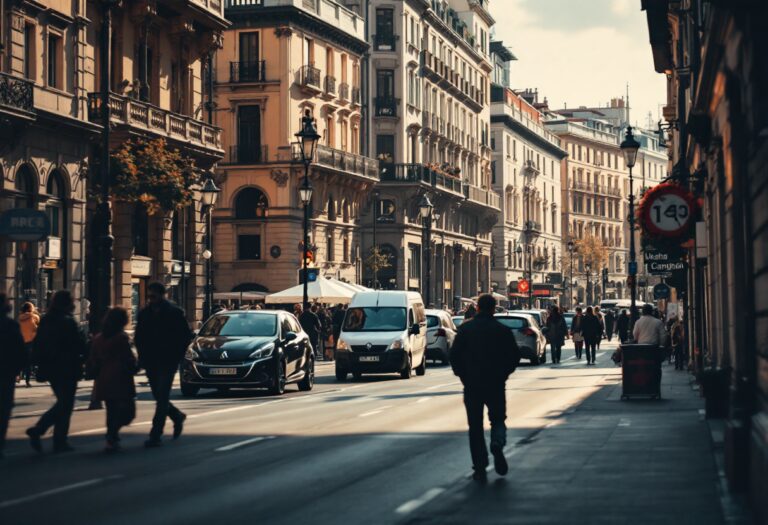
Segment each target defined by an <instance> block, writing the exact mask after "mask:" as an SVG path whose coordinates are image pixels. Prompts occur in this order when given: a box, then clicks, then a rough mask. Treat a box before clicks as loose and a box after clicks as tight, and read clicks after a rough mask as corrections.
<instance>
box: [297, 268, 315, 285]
mask: <svg viewBox="0 0 768 525" xmlns="http://www.w3.org/2000/svg"><path fill="white" fill-rule="evenodd" d="M319 276H320V268H307V282H308V283H313V282H315V281H317V278H318V277H319ZM299 284H304V269H303V268H302V269H300V270H299Z"/></svg>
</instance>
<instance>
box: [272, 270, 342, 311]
mask: <svg viewBox="0 0 768 525" xmlns="http://www.w3.org/2000/svg"><path fill="white" fill-rule="evenodd" d="M307 292H308V295H309V300H310V301H318V302H321V303H345V304H346V303H349V302H350V301H351V300H352V296H354V295H355V293H357V292H356V291H354V290H352V289H350V288H347V287H346V286H342V284H341V283H339V282H338V281H337V282H333V281H332V280H330V279H326V278H325V277H322V276H318V277H317V280H316V281H313V282H311V283H309V284H308V285H307ZM303 300H304V285H303V284H299V285H297V286H293V287H291V288H288V289H287V290H283V291H282V292H277V293H273V294H270V295H268V296H267V297H266V299H265V301H264V302H265V303H267V304H290V303H300V302H302V301H303Z"/></svg>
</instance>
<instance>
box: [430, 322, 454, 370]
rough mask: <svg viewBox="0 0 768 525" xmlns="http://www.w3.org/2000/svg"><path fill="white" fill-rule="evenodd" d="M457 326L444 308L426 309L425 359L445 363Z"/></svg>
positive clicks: (446, 362)
mask: <svg viewBox="0 0 768 525" xmlns="http://www.w3.org/2000/svg"><path fill="white" fill-rule="evenodd" d="M456 330H457V328H456V327H455V325H454V324H453V320H452V319H451V316H450V315H449V314H448V312H446V311H445V310H427V359H431V360H432V361H440V362H441V363H442V364H444V365H447V364H448V360H449V353H450V351H451V346H453V340H454V338H455V337H456Z"/></svg>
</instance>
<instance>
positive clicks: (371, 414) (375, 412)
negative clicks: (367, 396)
mask: <svg viewBox="0 0 768 525" xmlns="http://www.w3.org/2000/svg"><path fill="white" fill-rule="evenodd" d="M391 407H392V405H385V406H383V407H379V408H377V409H376V410H372V411H371V412H366V413H364V414H360V415H359V416H358V417H368V416H374V415H376V414H381V413H382V412H384V410H385V409H387V408H391Z"/></svg>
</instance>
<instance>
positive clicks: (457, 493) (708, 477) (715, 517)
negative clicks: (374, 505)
mask: <svg viewBox="0 0 768 525" xmlns="http://www.w3.org/2000/svg"><path fill="white" fill-rule="evenodd" d="M690 379H691V376H690V375H689V374H687V373H684V372H676V371H675V370H674V368H673V367H670V366H668V365H665V366H664V373H663V379H662V396H663V399H662V400H661V401H645V400H631V401H621V400H620V396H621V384H620V383H617V384H608V385H606V386H605V387H603V388H601V389H600V390H599V391H598V392H596V393H595V394H594V395H592V396H590V397H589V398H587V399H586V400H585V401H584V402H583V403H582V404H580V405H578V406H575V407H574V409H575V410H569V411H567V413H565V414H561V415H557V416H555V417H554V420H553V424H551V425H550V426H548V427H547V428H545V429H544V430H542V431H541V432H540V433H538V434H535V435H534V436H532V437H531V438H530V439H527V440H523V441H521V442H518V443H517V444H515V443H511V444H510V445H509V446H508V448H507V455H508V457H510V460H509V463H510V472H509V474H508V475H507V477H506V479H499V478H498V476H496V474H495V473H493V474H490V475H489V481H488V484H487V485H486V486H478V485H476V484H475V483H473V482H471V481H467V482H462V483H461V484H460V485H459V486H457V487H454V488H453V489H451V490H449V491H448V492H446V493H445V494H443V495H442V496H441V497H439V498H435V499H434V500H433V501H432V502H431V503H429V504H427V505H425V506H424V507H422V508H421V509H419V511H418V512H417V513H416V514H415V515H413V516H411V517H410V518H409V519H408V520H407V521H406V522H407V523H419V524H424V523H434V524H441V525H444V524H468V523H472V524H473V525H475V524H501V523H504V524H507V523H520V524H531V523H542V524H558V525H564V524H569V525H570V524H601V523H604V524H617V523H622V524H624V523H637V524H644V525H646V524H662V523H663V524H666V523H669V524H678V525H679V524H688V523H690V524H697V525H705V524H721V523H724V520H723V513H722V510H721V505H720V496H719V491H718V475H717V469H716V466H715V461H714V457H713V447H712V441H711V437H710V433H709V429H708V427H707V424H706V422H705V421H704V419H703V415H701V413H700V409H701V408H703V402H702V400H701V399H700V398H699V396H698V393H697V392H695V391H694V390H693V389H692V388H691V385H690ZM507 424H508V425H509V427H514V425H515V421H512V420H508V421H507Z"/></svg>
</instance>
